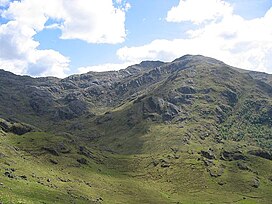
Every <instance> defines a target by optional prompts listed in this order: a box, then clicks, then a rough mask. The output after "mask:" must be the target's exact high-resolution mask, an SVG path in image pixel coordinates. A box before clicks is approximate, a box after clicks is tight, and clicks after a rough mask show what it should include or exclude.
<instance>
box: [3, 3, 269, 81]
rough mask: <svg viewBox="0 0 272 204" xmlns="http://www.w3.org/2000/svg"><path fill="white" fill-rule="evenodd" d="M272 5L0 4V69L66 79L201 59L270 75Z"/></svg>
mask: <svg viewBox="0 0 272 204" xmlns="http://www.w3.org/2000/svg"><path fill="white" fill-rule="evenodd" d="M271 7H272V1H271V0H226V1H223V0H167V1H166V0H152V1H147V0H113V1H111V0H77V1H74V0H66V1H64V0H47V1H43V0H21V1H12V2H11V1H7V0H0V68H1V69H5V70H8V71H12V72H14V73H16V74H28V75H32V76H48V75H52V76H57V77H65V76H67V75H69V74H75V73H83V72H88V71H104V70H113V69H114V70H116V69H121V68H125V67H127V66H128V65H131V64H134V63H139V62H140V61H142V60H162V61H171V60H173V59H175V58H177V57H180V56H181V55H184V54H202V55H206V56H210V57H214V58H217V59H219V60H222V61H224V62H226V63H228V64H230V65H233V66H237V67H242V68H245V69H251V70H257V71H265V72H269V73H272V57H271V53H272V9H271Z"/></svg>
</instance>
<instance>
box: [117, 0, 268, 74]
mask: <svg viewBox="0 0 272 204" xmlns="http://www.w3.org/2000/svg"><path fill="white" fill-rule="evenodd" d="M182 2H184V1H182V0H181V1H180V5H181V4H182ZM186 2H187V3H188V2H190V0H187V1H186ZM194 2H195V0H191V3H192V4H193V3H194ZM198 2H200V1H198ZM201 2H206V4H205V5H206V7H202V9H203V10H205V9H206V8H207V7H209V6H210V4H209V2H215V1H210V0H201ZM218 2H221V1H218ZM228 6H229V5H228ZM172 10H173V9H171V10H170V11H172ZM229 10H232V9H231V8H230V9H229ZM186 13H187V14H188V16H183V17H182V20H181V18H180V21H184V20H190V21H192V22H193V23H201V22H203V21H201V20H200V18H198V17H195V18H193V16H192V15H191V14H189V11H188V12H186ZM168 14H169V13H168ZM182 15H184V14H182ZM205 15H206V14H205ZM205 15H204V16H203V19H205V20H212V21H206V23H205V24H204V25H201V26H199V27H198V28H197V29H194V30H188V31H187V36H186V37H183V38H177V39H173V40H164V39H157V40H154V41H152V42H151V43H149V44H146V45H143V46H137V47H123V48H121V49H119V50H118V51H117V55H118V57H119V58H120V59H121V60H124V61H126V60H129V61H142V60H146V59H149V60H152V59H153V60H154V59H156V60H165V61H171V60H173V59H175V58H177V57H180V56H182V55H184V54H202V55H205V56H210V57H214V58H217V59H219V60H222V61H224V62H226V63H227V64H230V65H232V66H236V67H241V68H245V69H251V70H257V71H265V72H269V73H272V58H271V53H272V26H271V22H272V8H271V9H270V10H269V11H267V13H266V14H265V16H263V17H261V18H255V19H252V20H246V19H244V18H242V17H241V16H238V15H235V14H233V13H229V12H226V13H225V14H224V15H223V16H220V15H218V16H217V15H210V16H206V17H205ZM168 17H169V16H168Z"/></svg>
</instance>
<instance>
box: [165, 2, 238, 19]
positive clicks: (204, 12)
mask: <svg viewBox="0 0 272 204" xmlns="http://www.w3.org/2000/svg"><path fill="white" fill-rule="evenodd" d="M232 12H233V9H232V7H231V6H230V4H229V3H226V2H224V1H222V0H201V1H199V0H181V1H180V2H179V5H178V6H174V7H172V8H171V10H170V11H168V13H167V17H166V20H167V21H169V22H182V21H191V22H193V23H195V24H200V23H202V22H204V21H207V20H215V19H217V18H218V17H224V16H226V15H230V14H231V13H232Z"/></svg>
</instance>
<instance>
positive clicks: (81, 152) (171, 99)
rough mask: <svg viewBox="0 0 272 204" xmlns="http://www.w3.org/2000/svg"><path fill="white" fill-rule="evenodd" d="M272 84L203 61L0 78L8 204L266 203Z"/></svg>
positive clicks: (265, 77) (270, 177) (271, 180)
mask: <svg viewBox="0 0 272 204" xmlns="http://www.w3.org/2000/svg"><path fill="white" fill-rule="evenodd" d="M271 79H272V76H271V75H269V74H266V73H259V72H251V71H246V70H241V69H238V68H234V67H231V66H229V65H227V64H225V63H223V62H221V61H218V60H216V59H213V58H209V57H204V56H200V55H196V56H194V55H185V56H183V57H180V58H178V59H176V60H174V61H172V62H160V61H144V62H141V63H140V64H136V65H133V66H130V67H128V68H126V69H123V70H119V71H109V72H88V73H86V74H81V75H72V76H69V77H67V78H64V79H58V78H54V77H45V78H31V77H29V76H17V75H14V74H12V73H10V72H6V71H3V70H0V85H1V86H0V110H1V112H0V147H1V148H0V162H1V163H0V164H1V169H2V174H1V176H0V179H1V180H0V181H1V183H0V188H2V186H3V191H2V192H3V193H1V192H0V201H3V202H4V203H18V202H19V201H20V202H23V203H37V202H43V203H52V202H56V203H211V202H216V203H226V202H227V203H235V202H238V203H270V202H271V201H272V197H271V192H272V174H271V172H272V87H271V81H272V80H271Z"/></svg>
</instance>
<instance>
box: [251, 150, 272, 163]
mask: <svg viewBox="0 0 272 204" xmlns="http://www.w3.org/2000/svg"><path fill="white" fill-rule="evenodd" d="M248 153H249V154H251V155H254V156H257V157H262V158H264V159H268V160H272V154H271V153H270V152H268V151H266V150H261V149H259V150H251V151H249V152H248Z"/></svg>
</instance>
